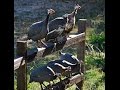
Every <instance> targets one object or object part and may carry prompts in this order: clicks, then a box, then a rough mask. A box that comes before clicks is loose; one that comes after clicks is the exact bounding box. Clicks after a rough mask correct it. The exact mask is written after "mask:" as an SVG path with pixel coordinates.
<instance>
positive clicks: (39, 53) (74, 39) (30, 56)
mask: <svg viewBox="0 0 120 90" xmlns="http://www.w3.org/2000/svg"><path fill="white" fill-rule="evenodd" d="M70 37H71V38H67V41H66V42H64V43H62V44H59V45H57V50H56V51H58V50H61V49H62V48H66V47H69V46H71V45H74V44H77V43H79V42H82V41H84V40H85V33H81V34H77V35H70ZM53 47H54V44H49V47H48V48H45V47H42V48H32V49H30V50H27V57H26V58H27V62H28V63H29V62H31V61H33V60H34V58H35V57H36V58H37V57H38V58H39V59H40V57H44V56H46V55H49V54H51V53H53V52H55V51H53V52H51V51H52V49H53ZM21 61H22V57H21V58H19V59H18V58H17V59H15V60H14V70H15V69H17V68H18V67H19V65H20V62H21ZM22 65H24V62H23V64H22Z"/></svg>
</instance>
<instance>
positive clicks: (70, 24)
mask: <svg viewBox="0 0 120 90" xmlns="http://www.w3.org/2000/svg"><path fill="white" fill-rule="evenodd" d="M80 8H81V6H80V5H79V4H76V5H75V7H74V10H73V12H72V13H70V14H66V17H67V22H66V24H65V32H66V33H67V34H68V33H70V31H72V30H73V28H74V26H75V21H76V20H75V19H76V18H75V15H76V14H77V11H78V10H79V9H80Z"/></svg>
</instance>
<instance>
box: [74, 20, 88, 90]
mask: <svg viewBox="0 0 120 90" xmlns="http://www.w3.org/2000/svg"><path fill="white" fill-rule="evenodd" d="M86 21H87V20H86V19H79V21H78V33H84V32H86ZM77 57H78V59H79V60H82V61H83V63H84V60H85V40H84V41H82V42H80V43H78V49H77ZM84 71H85V67H84V65H83V64H82V65H81V72H82V73H83V74H84ZM83 81H84V80H82V81H81V82H80V83H78V84H76V85H77V86H78V88H79V89H80V90H83Z"/></svg>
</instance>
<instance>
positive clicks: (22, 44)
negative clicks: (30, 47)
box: [16, 41, 27, 90]
mask: <svg viewBox="0 0 120 90" xmlns="http://www.w3.org/2000/svg"><path fill="white" fill-rule="evenodd" d="M26 50H27V42H26V41H18V42H17V49H16V53H17V56H25V54H26ZM24 60H25V58H23V60H22V61H24ZM21 64H22V62H21ZM26 70H27V69H26V60H25V64H24V65H21V66H20V67H19V68H18V69H17V90H27V77H26V76H27V75H26V74H27V72H26Z"/></svg>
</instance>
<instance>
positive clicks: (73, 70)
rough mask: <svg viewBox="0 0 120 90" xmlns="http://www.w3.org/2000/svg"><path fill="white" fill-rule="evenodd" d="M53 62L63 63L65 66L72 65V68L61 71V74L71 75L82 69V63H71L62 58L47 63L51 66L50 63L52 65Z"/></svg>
mask: <svg viewBox="0 0 120 90" xmlns="http://www.w3.org/2000/svg"><path fill="white" fill-rule="evenodd" d="M53 63H58V64H60V65H62V66H64V67H70V68H71V70H67V71H65V72H64V73H61V75H63V76H68V77H70V76H71V74H72V73H76V72H78V71H79V70H80V65H79V64H74V63H70V62H68V61H66V60H60V59H59V60H53V61H50V62H49V63H47V65H48V66H49V65H51V64H53ZM56 69H57V68H56ZM56 72H59V70H58V69H57V71H56Z"/></svg>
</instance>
